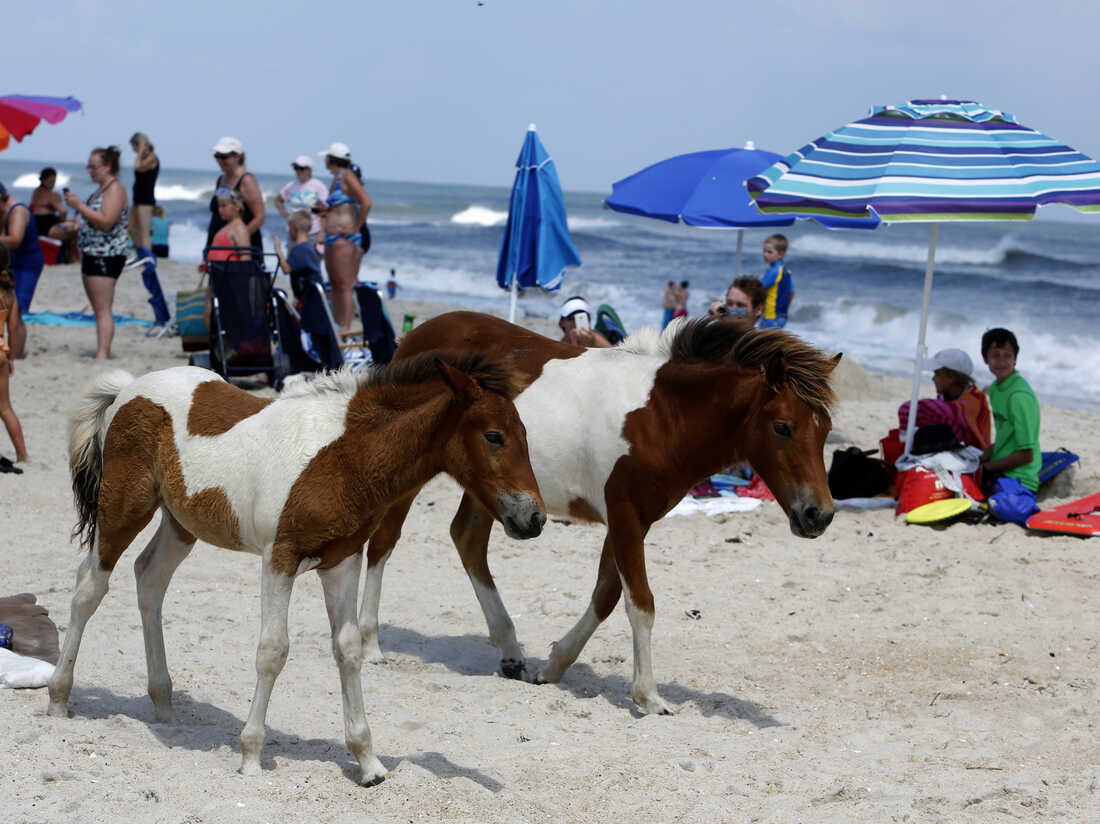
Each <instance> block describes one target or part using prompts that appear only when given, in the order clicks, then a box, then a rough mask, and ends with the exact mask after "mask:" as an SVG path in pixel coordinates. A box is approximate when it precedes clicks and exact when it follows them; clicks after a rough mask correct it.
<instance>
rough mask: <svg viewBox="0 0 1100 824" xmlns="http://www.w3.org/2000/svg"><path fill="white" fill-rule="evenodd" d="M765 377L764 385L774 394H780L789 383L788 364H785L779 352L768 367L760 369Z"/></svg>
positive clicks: (770, 360) (769, 361)
mask: <svg viewBox="0 0 1100 824" xmlns="http://www.w3.org/2000/svg"><path fill="white" fill-rule="evenodd" d="M760 371H761V372H762V373H763V375H764V383H766V384H767V385H768V388H769V389H771V390H772V391H773V392H778V391H779V390H781V389H782V388H783V385H784V384H785V383H786V382H787V364H785V363H784V362H783V356H782V355H781V354H779V353H778V352H777V353H775V354H774V355H772V356H771V358H770V359H769V360H768V363H767V365H763V366H761V367H760Z"/></svg>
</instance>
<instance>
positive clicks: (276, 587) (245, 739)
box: [241, 547, 294, 775]
mask: <svg viewBox="0 0 1100 824" xmlns="http://www.w3.org/2000/svg"><path fill="white" fill-rule="evenodd" d="M260 580H261V585H260V643H259V645H258V646H257V648H256V691H255V693H254V694H253V695H252V706H251V708H250V709H249V711H248V720H247V721H246V722H245V725H244V729H243V730H241V772H242V773H243V774H244V775H259V774H260V751H261V750H262V749H263V746H264V720H265V719H266V718H267V705H268V702H269V701H270V700H271V690H272V688H273V687H274V686H275V679H276V678H278V677H279V673H280V672H282V671H283V665H284V664H286V656H287V653H288V652H289V651H290V638H289V636H288V634H287V611H288V610H289V609H290V593H291V591H292V590H293V589H294V578H293V577H291V576H290V575H285V574H283V573H281V572H276V571H275V570H274V569H272V567H271V549H270V547H269V548H268V550H267V551H266V552H265V553H264V559H263V565H262V571H261V576H260Z"/></svg>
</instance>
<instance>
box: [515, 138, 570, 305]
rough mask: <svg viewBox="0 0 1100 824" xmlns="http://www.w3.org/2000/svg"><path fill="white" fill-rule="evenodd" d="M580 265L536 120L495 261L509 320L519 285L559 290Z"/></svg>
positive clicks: (518, 167) (523, 152)
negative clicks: (509, 294) (508, 301)
mask: <svg viewBox="0 0 1100 824" xmlns="http://www.w3.org/2000/svg"><path fill="white" fill-rule="evenodd" d="M580 265H581V256H580V254H579V253H578V252H577V247H576V246H574V245H573V238H572V237H571V236H570V234H569V226H568V223H567V222H566V217H565V198H564V196H563V195H562V192H561V184H560V183H559V182H558V172H557V170H556V169H555V168H554V161H553V160H552V159H551V158H550V153H549V152H547V151H546V148H545V147H544V146H543V145H542V141H540V140H539V136H538V134H536V132H535V125H534V124H533V123H532V124H531V125H530V126H529V127H528V129H527V136H526V138H525V139H524V141H523V147H522V148H521V149H520V152H519V157H518V158H516V179H515V182H514V183H513V184H512V198H511V202H510V203H509V206H508V223H507V225H506V226H505V227H504V236H503V237H502V238H501V241H500V258H499V259H498V261H497V283H498V284H499V285H500V287H501V288H502V289H510V290H511V292H512V301H511V308H510V309H509V312H508V320H510V321H511V320H515V318H516V296H517V292H518V287H520V286H524V287H530V286H540V287H542V288H543V289H548V290H554V289H560V288H561V283H562V279H563V278H564V276H565V269H566V267H568V266H580Z"/></svg>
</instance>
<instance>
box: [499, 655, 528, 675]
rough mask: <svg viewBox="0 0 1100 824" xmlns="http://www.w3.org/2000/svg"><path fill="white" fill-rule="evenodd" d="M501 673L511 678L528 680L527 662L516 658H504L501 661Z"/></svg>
mask: <svg viewBox="0 0 1100 824" xmlns="http://www.w3.org/2000/svg"><path fill="white" fill-rule="evenodd" d="M500 673H501V675H503V676H504V677H505V678H511V679H513V680H516V681H526V680H528V676H527V664H526V663H524V662H523V661H517V660H516V659H515V658H502V659H501V661H500Z"/></svg>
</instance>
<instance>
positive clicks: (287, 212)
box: [275, 154, 328, 241]
mask: <svg viewBox="0 0 1100 824" xmlns="http://www.w3.org/2000/svg"><path fill="white" fill-rule="evenodd" d="M290 167H291V168H292V169H293V170H294V175H295V177H297V178H298V179H297V180H292V181H291V182H290V183H288V184H286V185H285V186H284V187H283V188H282V189H280V190H279V193H278V194H277V195H275V208H276V209H278V210H279V214H281V215H282V216H283V217H284V218H285V219H288V220H289V219H290V216H291V214H293V213H294V212H307V213H308V214H309V216H310V220H312V225H311V227H310V230H309V239H310V240H312V241H316V240H317V236H318V235H319V234H320V233H321V216H320V215H319V214H318V213H317V211H316V210H315V209H314V208H313V207H314V206H315V205H318V204H319V205H321V206H324V205H325V203H327V202H328V187H327V186H326V185H325V184H324V183H322V182H321V181H320V180H318V179H317V178H315V177H314V176H313V159H312V158H311V157H310V156H309V155H304V154H303V155H298V156H297V157H296V158H294V161H293V162H292V163H291V164H290Z"/></svg>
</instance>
